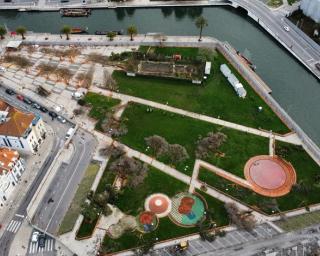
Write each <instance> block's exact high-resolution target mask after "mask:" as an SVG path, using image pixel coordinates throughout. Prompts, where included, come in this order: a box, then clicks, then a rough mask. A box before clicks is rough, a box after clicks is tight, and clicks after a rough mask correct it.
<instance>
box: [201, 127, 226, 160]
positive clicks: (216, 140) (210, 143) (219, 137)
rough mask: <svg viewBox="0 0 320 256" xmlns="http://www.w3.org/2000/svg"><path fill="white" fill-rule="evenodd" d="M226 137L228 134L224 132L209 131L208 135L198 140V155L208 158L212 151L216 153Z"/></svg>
mask: <svg viewBox="0 0 320 256" xmlns="http://www.w3.org/2000/svg"><path fill="white" fill-rule="evenodd" d="M226 139H227V136H226V135H225V134H224V133H221V132H217V133H214V132H209V133H208V134H207V137H204V138H201V139H199V140H198V142H197V148H196V152H195V153H196V157H197V158H200V159H206V158H208V157H209V156H210V153H215V152H216V151H217V150H218V149H219V147H220V146H221V145H222V144H223V142H224V141H225V140H226Z"/></svg>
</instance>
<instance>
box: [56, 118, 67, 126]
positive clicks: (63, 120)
mask: <svg viewBox="0 0 320 256" xmlns="http://www.w3.org/2000/svg"><path fill="white" fill-rule="evenodd" d="M57 119H58V121H60V122H61V123H63V124H64V123H65V122H67V120H66V119H64V118H63V117H62V116H57Z"/></svg>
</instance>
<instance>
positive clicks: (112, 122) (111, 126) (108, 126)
mask: <svg viewBox="0 0 320 256" xmlns="http://www.w3.org/2000/svg"><path fill="white" fill-rule="evenodd" d="M101 129H102V131H103V132H105V133H107V134H108V135H109V136H111V137H113V138H114V137H119V136H122V135H124V134H126V133H127V132H128V129H127V127H126V125H125V124H124V123H123V121H122V120H117V119H116V118H114V117H113V115H112V113H108V114H106V117H105V118H104V120H103V121H102V123H101Z"/></svg>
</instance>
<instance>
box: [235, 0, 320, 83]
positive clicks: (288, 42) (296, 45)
mask: <svg viewBox="0 0 320 256" xmlns="http://www.w3.org/2000/svg"><path fill="white" fill-rule="evenodd" d="M232 2H234V3H236V4H238V5H239V6H241V7H243V8H244V9H246V10H247V11H249V12H250V13H252V14H254V16H256V17H257V18H258V23H259V24H260V25H262V23H263V24H264V26H265V29H266V30H267V31H268V32H269V31H271V32H272V33H271V34H273V36H274V37H275V39H276V40H278V41H280V42H282V43H283V44H284V45H285V46H286V47H288V48H289V49H288V50H291V51H292V52H293V53H294V55H296V57H298V59H300V61H302V63H303V64H305V65H306V66H307V67H308V68H309V69H310V70H311V71H312V72H313V73H314V74H315V75H316V76H317V77H318V78H320V71H319V70H317V69H316V67H315V65H314V64H315V63H316V62H319V61H320V51H319V49H320V47H317V48H314V45H312V44H310V43H309V42H308V40H306V37H307V36H302V35H301V34H298V33H297V32H295V31H294V30H290V31H289V32H288V31H286V30H285V29H284V26H285V25H286V21H285V19H284V17H283V16H281V15H275V13H274V12H272V11H271V10H270V9H269V8H268V7H266V6H265V5H264V4H263V3H262V2H260V1H252V0H232ZM302 34H303V33H302ZM275 61H276V60H275Z"/></svg>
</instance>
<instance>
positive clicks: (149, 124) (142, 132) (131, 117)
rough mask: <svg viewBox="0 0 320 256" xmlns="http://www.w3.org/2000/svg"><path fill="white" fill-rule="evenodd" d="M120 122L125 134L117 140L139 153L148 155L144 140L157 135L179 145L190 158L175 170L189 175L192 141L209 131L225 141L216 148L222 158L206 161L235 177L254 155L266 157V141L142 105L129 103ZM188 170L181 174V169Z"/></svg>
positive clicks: (216, 157)
mask: <svg viewBox="0 0 320 256" xmlns="http://www.w3.org/2000/svg"><path fill="white" fill-rule="evenodd" d="M123 119H124V120H126V121H125V123H126V125H127V128H128V133H127V134H126V135H124V136H122V137H121V138H120V140H121V141H122V142H123V143H124V144H126V145H128V146H129V147H132V148H134V149H137V150H139V151H141V152H144V153H147V154H150V155H151V154H152V152H149V151H146V144H145V141H144V138H145V137H148V136H151V135H155V134H156V135H160V136H162V137H164V138H166V139H167V141H168V142H169V143H171V144H174V143H177V144H181V145H182V146H184V147H185V148H186V150H187V151H188V153H189V155H190V159H188V160H187V161H185V162H183V163H181V164H178V165H176V168H177V169H178V170H180V171H182V172H185V173H186V174H188V175H191V172H192V169H193V165H194V161H195V149H196V141H197V140H198V138H199V136H200V135H201V136H206V134H207V133H208V132H211V131H221V132H223V133H225V134H226V135H227V136H228V138H227V140H226V142H225V143H224V144H223V145H222V146H221V147H220V151H221V152H222V153H224V156H223V157H221V156H217V155H213V154H212V157H211V158H209V159H207V160H208V161H209V162H210V163H213V164H215V165H217V166H219V167H221V168H224V169H226V170H229V169H230V170H233V171H234V172H235V173H236V174H237V175H240V176H241V175H243V167H244V164H245V163H246V161H247V160H248V159H249V158H250V157H252V156H255V155H258V154H268V149H269V146H268V145H269V142H268V139H267V138H263V137H260V136H255V135H251V134H246V133H243V132H239V131H236V130H232V129H227V128H223V127H220V126H217V125H213V124H210V123H207V122H203V121H199V120H196V119H192V118H189V117H184V116H181V115H176V114H171V113H168V112H165V111H162V110H158V109H154V110H153V111H152V112H151V113H149V112H147V107H146V106H144V105H138V104H130V105H129V106H128V107H127V108H126V110H125V112H124V113H123ZM159 160H160V161H163V162H164V163H169V159H167V158H166V157H162V158H159ZM186 165H188V166H189V169H188V170H187V171H184V168H185V166H186Z"/></svg>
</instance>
